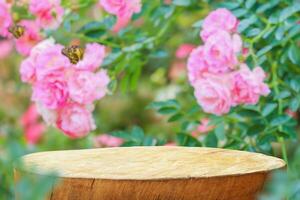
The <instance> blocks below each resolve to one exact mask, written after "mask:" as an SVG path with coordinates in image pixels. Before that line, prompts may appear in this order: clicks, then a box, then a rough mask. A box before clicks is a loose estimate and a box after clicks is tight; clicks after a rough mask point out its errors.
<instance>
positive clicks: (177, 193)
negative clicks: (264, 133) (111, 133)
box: [15, 147, 285, 200]
mask: <svg viewBox="0 0 300 200" xmlns="http://www.w3.org/2000/svg"><path fill="white" fill-rule="evenodd" d="M22 159H23V162H24V165H25V167H24V168H22V169H16V170H15V177H16V181H17V180H18V177H20V176H22V174H23V173H27V174H34V175H37V176H43V175H45V174H47V173H49V172H52V171H55V172H57V173H58V174H59V177H60V180H61V182H60V183H59V184H58V185H57V186H55V187H54V188H53V190H52V191H51V194H49V197H48V199H51V200H61V199H62V200H64V199H71V200H73V199H74V200H77V199H78V200H79V199H93V200H114V199H116V200H119V199H120V200H123V199H124V200H127V199H135V200H137V199H141V200H157V199H179V200H194V199H203V200H253V199H255V197H256V195H257V193H258V192H259V191H261V189H262V187H263V185H264V182H265V180H266V178H267V176H268V174H269V173H270V172H271V171H272V170H275V169H279V168H283V167H284V166H285V163H284V161H282V160H281V159H278V158H274V157H270V156H266V155H263V154H258V153H249V152H243V151H235V150H225V149H216V148H198V147H120V148H106V149H88V150H69V151H52V152H40V153H34V154H29V155H26V156H24V157H23V158H22ZM33 167H34V168H33Z"/></svg>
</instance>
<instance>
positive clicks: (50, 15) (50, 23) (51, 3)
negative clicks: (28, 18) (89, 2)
mask: <svg viewBox="0 0 300 200" xmlns="http://www.w3.org/2000/svg"><path fill="white" fill-rule="evenodd" d="M29 11H30V12H31V13H32V14H33V15H35V16H36V17H37V19H36V21H37V24H39V26H41V27H42V28H45V29H56V28H58V27H59V25H60V24H61V22H62V20H63V19H62V18H63V15H64V9H63V8H62V7H61V2H60V0H43V1H41V0H30V2H29Z"/></svg>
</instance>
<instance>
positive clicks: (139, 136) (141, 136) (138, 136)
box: [131, 126, 144, 141]
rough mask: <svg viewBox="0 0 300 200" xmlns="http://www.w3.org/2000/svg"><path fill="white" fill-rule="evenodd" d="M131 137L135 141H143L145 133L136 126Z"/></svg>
mask: <svg viewBox="0 0 300 200" xmlns="http://www.w3.org/2000/svg"><path fill="white" fill-rule="evenodd" d="M131 135H132V137H133V139H135V140H138V141H142V140H143V139H144V131H143V129H141V128H140V127H138V126H134V127H133V128H132V130H131Z"/></svg>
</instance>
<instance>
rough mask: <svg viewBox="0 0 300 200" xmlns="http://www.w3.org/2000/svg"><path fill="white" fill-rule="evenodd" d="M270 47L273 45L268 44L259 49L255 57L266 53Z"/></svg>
mask: <svg viewBox="0 0 300 200" xmlns="http://www.w3.org/2000/svg"><path fill="white" fill-rule="evenodd" d="M272 48H273V46H272V45H269V46H266V47H264V48H262V49H260V50H259V51H258V52H257V53H256V55H257V57H260V56H262V55H264V54H266V53H267V52H268V51H270V50H271V49H272Z"/></svg>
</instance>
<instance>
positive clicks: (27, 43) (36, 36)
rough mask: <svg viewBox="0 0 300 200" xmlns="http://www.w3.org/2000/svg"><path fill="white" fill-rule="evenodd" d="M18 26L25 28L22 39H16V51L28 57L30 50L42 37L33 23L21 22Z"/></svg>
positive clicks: (28, 21)
mask: <svg viewBox="0 0 300 200" xmlns="http://www.w3.org/2000/svg"><path fill="white" fill-rule="evenodd" d="M19 24H20V25H22V26H24V27H25V32H24V35H23V36H22V37H20V38H19V39H16V49H17V51H18V52H19V53H20V54H22V55H23V56H28V55H29V53H30V50H31V49H32V48H33V47H34V46H35V45H36V44H37V43H38V42H39V41H41V40H42V36H41V35H40V30H39V28H38V26H37V24H36V23H35V21H30V20H22V21H21V22H20V23H19Z"/></svg>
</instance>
